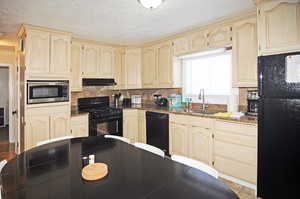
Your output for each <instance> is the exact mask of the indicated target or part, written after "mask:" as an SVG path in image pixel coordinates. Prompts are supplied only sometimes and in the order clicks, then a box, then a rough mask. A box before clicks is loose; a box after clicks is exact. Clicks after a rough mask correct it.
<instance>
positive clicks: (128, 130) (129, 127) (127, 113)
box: [123, 109, 139, 143]
mask: <svg viewBox="0 0 300 199" xmlns="http://www.w3.org/2000/svg"><path fill="white" fill-rule="evenodd" d="M123 136H124V137H125V138H128V139H129V140H130V142H131V143H135V142H137V141H138V140H139V138H138V137H139V118H138V110H130V109H128V110H126V109H125V110H123Z"/></svg>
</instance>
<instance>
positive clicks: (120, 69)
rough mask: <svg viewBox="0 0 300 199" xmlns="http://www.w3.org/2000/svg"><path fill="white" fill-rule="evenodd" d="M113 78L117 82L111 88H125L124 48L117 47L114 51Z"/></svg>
mask: <svg viewBox="0 0 300 199" xmlns="http://www.w3.org/2000/svg"><path fill="white" fill-rule="evenodd" d="M113 73H114V79H115V81H116V83H117V85H116V86H114V88H113V89H115V90H117V89H124V88H125V50H124V49H123V48H117V49H116V51H115V65H114V69H113Z"/></svg>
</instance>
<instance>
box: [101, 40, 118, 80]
mask: <svg viewBox="0 0 300 199" xmlns="http://www.w3.org/2000/svg"><path fill="white" fill-rule="evenodd" d="M100 52H101V55H100V57H101V62H100V64H101V65H100V74H99V76H100V77H102V78H112V77H113V68H114V65H115V49H114V48H113V47H107V46H105V47H102V48H101V50H100Z"/></svg>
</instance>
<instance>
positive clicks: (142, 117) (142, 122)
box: [138, 110, 147, 144]
mask: <svg viewBox="0 0 300 199" xmlns="http://www.w3.org/2000/svg"><path fill="white" fill-rule="evenodd" d="M138 120H139V132H138V142H141V143H145V144H146V143H147V135H146V112H145V111H141V110H139V111H138Z"/></svg>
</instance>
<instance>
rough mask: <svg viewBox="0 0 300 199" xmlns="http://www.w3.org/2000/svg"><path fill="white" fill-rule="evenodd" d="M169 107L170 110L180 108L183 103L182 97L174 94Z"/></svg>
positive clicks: (170, 97)
mask: <svg viewBox="0 0 300 199" xmlns="http://www.w3.org/2000/svg"><path fill="white" fill-rule="evenodd" d="M168 98H169V107H170V108H179V107H180V106H181V103H182V98H181V95H177V94H173V95H170V96H169V97H168Z"/></svg>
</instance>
